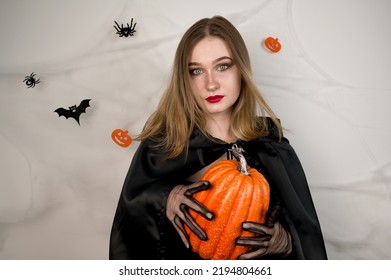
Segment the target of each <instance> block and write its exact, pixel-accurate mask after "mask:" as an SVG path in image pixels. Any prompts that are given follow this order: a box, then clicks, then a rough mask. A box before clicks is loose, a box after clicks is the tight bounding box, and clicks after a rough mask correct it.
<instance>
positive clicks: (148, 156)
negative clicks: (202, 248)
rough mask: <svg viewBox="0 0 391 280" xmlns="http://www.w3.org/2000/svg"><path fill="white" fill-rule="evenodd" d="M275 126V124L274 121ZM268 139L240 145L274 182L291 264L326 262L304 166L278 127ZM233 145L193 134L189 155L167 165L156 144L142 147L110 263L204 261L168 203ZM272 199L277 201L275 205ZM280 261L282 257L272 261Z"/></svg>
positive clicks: (124, 195) (119, 214)
mask: <svg viewBox="0 0 391 280" xmlns="http://www.w3.org/2000/svg"><path fill="white" fill-rule="evenodd" d="M270 123H271V122H270ZM271 126H272V129H271V133H270V135H269V136H268V137H263V138H259V139H257V140H253V141H248V142H244V141H238V142H236V144H238V146H241V147H242V148H244V150H245V152H244V156H245V157H246V160H247V162H248V164H249V165H250V166H251V167H253V168H256V169H258V171H260V172H261V173H263V175H264V176H265V177H266V179H267V180H268V181H269V184H270V187H271V192H272V193H273V194H274V195H273V196H274V198H271V203H279V204H280V205H281V208H282V211H281V214H280V218H279V219H280V222H281V224H282V225H283V226H284V227H285V228H286V229H288V231H289V232H290V234H291V237H292V241H293V253H292V254H291V255H290V256H289V258H290V259H327V255H326V249H325V245H324V241H323V236H322V232H321V228H320V224H319V221H318V217H317V214H316V211H315V207H314V204H313V201H312V197H311V194H310V190H309V187H308V183H307V180H306V177H305V174H304V171H303V168H302V166H301V164H300V161H299V159H298V157H297V155H296V153H295V151H294V150H293V148H292V146H291V145H290V144H289V141H288V140H287V139H286V138H284V137H283V138H282V140H281V141H279V137H278V133H277V129H276V127H273V125H272V124H271ZM231 147H232V144H227V143H223V142H222V141H221V140H218V139H209V138H207V137H205V136H204V135H203V134H201V133H200V132H199V131H198V130H195V131H194V132H193V135H192V137H191V139H190V143H189V149H188V153H187V155H186V153H185V152H184V153H183V154H181V155H180V156H178V157H177V158H175V159H170V160H166V159H164V158H163V155H162V154H160V153H158V152H156V150H154V148H153V143H152V142H151V141H142V142H141V143H140V146H139V147H138V149H137V151H136V153H135V155H134V157H133V160H132V163H131V165H130V168H129V171H128V174H127V176H126V178H125V182H124V186H123V189H122V192H121V195H120V198H119V202H118V206H117V210H116V213H115V217H114V221H113V226H112V231H111V236H110V253H109V258H110V259H138V260H147V259H150V260H156V259H178V260H185V259H199V256H198V254H196V253H193V252H192V250H191V249H187V248H186V247H185V246H184V245H183V243H182V241H181V239H180V237H179V235H178V233H177V232H176V231H175V229H174V227H173V226H172V224H171V222H170V221H169V220H168V219H167V217H166V214H165V210H166V208H165V207H166V200H167V197H168V194H169V193H170V191H171V190H172V189H173V188H174V187H175V186H177V185H178V184H189V182H188V181H187V180H186V179H187V178H188V177H189V176H191V175H192V174H194V173H196V172H197V171H199V170H200V169H202V168H203V167H205V166H208V165H209V164H210V163H212V162H214V161H215V160H216V159H218V158H219V157H220V156H222V155H223V154H224V153H226V152H227V150H228V149H230V148H231ZM272 199H273V200H274V202H272ZM269 257H270V258H274V259H275V258H278V256H277V257H276V256H269Z"/></svg>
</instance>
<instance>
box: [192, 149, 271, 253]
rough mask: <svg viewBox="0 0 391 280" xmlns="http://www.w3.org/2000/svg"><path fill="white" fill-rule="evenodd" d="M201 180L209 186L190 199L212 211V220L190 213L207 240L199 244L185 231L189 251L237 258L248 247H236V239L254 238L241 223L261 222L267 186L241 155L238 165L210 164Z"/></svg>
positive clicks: (196, 238)
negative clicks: (188, 242)
mask: <svg viewBox="0 0 391 280" xmlns="http://www.w3.org/2000/svg"><path fill="white" fill-rule="evenodd" d="M240 155H241V154H240ZM201 180H205V181H209V182H210V184H211V187H210V189H209V190H205V191H201V192H198V193H196V194H194V196H193V197H194V198H195V199H197V200H198V201H199V202H201V203H202V204H203V205H205V207H207V208H208V209H209V210H210V211H211V212H213V213H214V218H213V219H212V220H211V221H208V220H206V219H205V218H203V217H202V216H201V215H199V214H198V213H196V212H194V211H191V215H192V216H193V217H194V219H195V221H196V222H197V223H198V224H199V225H200V226H201V227H202V228H203V229H204V231H205V233H206V234H207V236H208V240H207V241H202V240H200V239H199V238H198V237H197V236H196V235H195V234H194V233H193V232H192V231H190V230H189V229H188V228H187V232H188V234H189V239H190V244H191V246H192V249H193V251H195V252H197V253H198V254H199V255H200V256H201V257H202V258H203V259H237V258H238V256H240V255H242V254H244V253H246V252H248V251H249V250H250V248H249V247H246V246H240V245H236V244H235V240H236V238H238V237H246V236H254V234H253V233H250V232H248V231H243V230H242V223H243V222H245V221H252V222H257V223H264V222H265V218H266V213H267V211H268V208H269V200H270V188H269V184H268V182H267V180H266V179H265V177H264V176H263V175H262V174H261V173H259V172H258V171H257V170H256V169H254V168H251V167H247V163H246V161H245V159H244V156H243V155H241V157H240V162H238V161H236V160H222V161H219V162H217V163H215V164H213V165H212V166H211V167H210V168H209V169H208V170H207V171H206V172H205V173H204V175H203V176H202V178H201Z"/></svg>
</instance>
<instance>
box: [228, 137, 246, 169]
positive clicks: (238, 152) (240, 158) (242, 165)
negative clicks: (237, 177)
mask: <svg viewBox="0 0 391 280" xmlns="http://www.w3.org/2000/svg"><path fill="white" fill-rule="evenodd" d="M229 151H230V152H231V153H232V155H233V156H234V157H235V158H236V160H238V161H239V162H240V173H242V174H245V175H250V173H249V172H248V170H247V161H246V159H245V158H244V156H243V154H242V153H243V152H244V149H243V148H240V147H239V146H238V145H236V144H233V145H232V149H229Z"/></svg>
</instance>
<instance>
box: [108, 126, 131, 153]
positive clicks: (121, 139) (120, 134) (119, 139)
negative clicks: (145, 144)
mask: <svg viewBox="0 0 391 280" xmlns="http://www.w3.org/2000/svg"><path fill="white" fill-rule="evenodd" d="M111 139H113V141H114V143H116V144H117V145H119V146H121V147H124V148H126V147H128V146H129V145H130V144H131V143H132V137H130V136H129V134H128V131H127V130H122V129H119V128H118V129H115V130H114V131H113V133H111Z"/></svg>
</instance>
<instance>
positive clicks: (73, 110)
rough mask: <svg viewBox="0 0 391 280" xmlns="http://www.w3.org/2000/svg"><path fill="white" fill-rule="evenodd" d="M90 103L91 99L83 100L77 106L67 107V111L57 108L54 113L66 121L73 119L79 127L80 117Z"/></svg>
mask: <svg viewBox="0 0 391 280" xmlns="http://www.w3.org/2000/svg"><path fill="white" fill-rule="evenodd" d="M90 101H91V99H84V100H83V101H82V102H80V104H79V106H76V105H74V106H71V107H68V108H69V109H64V108H58V109H56V110H55V111H54V112H56V113H57V114H58V116H59V117H61V116H64V117H65V118H67V119H68V118H73V119H75V120H76V121H77V123H78V124H79V125H80V121H79V118H80V115H81V114H82V113H85V112H86V109H87V108H88V107H90Z"/></svg>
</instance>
